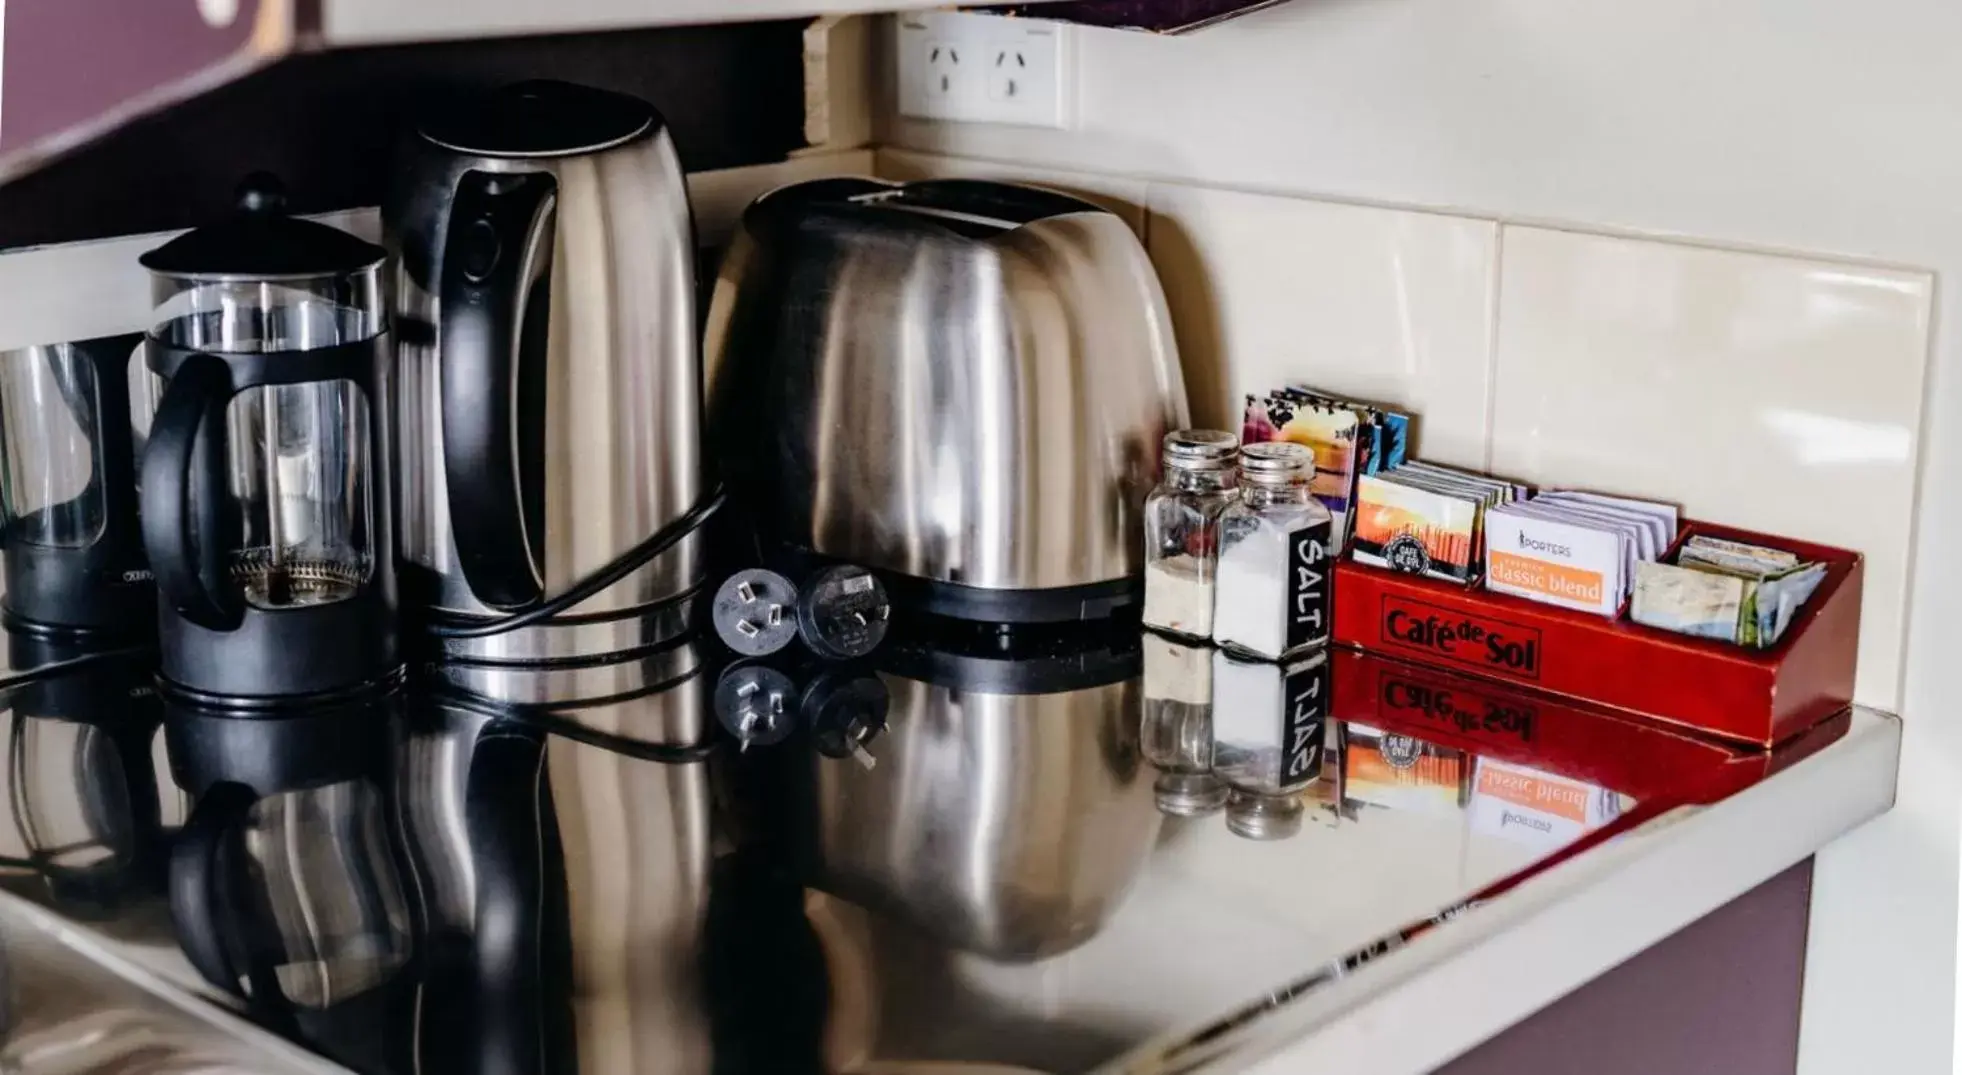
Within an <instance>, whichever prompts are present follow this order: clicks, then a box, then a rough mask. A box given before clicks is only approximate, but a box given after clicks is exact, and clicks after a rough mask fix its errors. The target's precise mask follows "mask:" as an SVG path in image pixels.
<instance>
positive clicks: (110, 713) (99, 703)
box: [0, 634, 165, 919]
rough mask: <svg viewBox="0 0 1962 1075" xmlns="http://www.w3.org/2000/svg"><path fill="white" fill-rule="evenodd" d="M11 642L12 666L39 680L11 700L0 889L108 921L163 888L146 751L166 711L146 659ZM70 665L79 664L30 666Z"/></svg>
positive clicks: (153, 782) (153, 776)
mask: <svg viewBox="0 0 1962 1075" xmlns="http://www.w3.org/2000/svg"><path fill="white" fill-rule="evenodd" d="M7 642H8V646H7V649H8V657H9V664H10V665H11V666H12V667H13V668H14V669H15V670H16V671H17V672H26V673H27V674H29V675H30V676H32V677H33V678H29V679H26V680H24V681H22V682H17V683H15V684H14V685H12V686H11V687H9V688H8V689H7V690H6V693H5V695H4V708H5V711H6V713H7V717H6V722H5V724H4V725H3V726H4V728H5V730H6V740H5V742H6V752H7V756H6V764H5V766H4V770H0V781H4V783H5V786H6V797H7V804H8V810H9V813H10V815H11V824H6V823H0V885H5V886H6V887H8V888H10V889H13V890H15V891H17V892H20V894H22V895H25V896H27V897H28V898H29V899H33V900H37V901H39V902H43V903H48V904H51V905H53V906H55V907H57V908H59V909H60V910H61V911H62V913H64V914H67V915H70V916H73V917H79V918H94V919H103V918H109V917H111V916H114V915H116V914H118V913H119V912H120V911H121V910H122V909H123V908H125V907H126V906H127V905H128V904H129V903H130V902H131V901H133V900H140V899H142V898H144V897H147V896H150V895H154V894H157V893H160V892H161V890H162V887H163V869H162V867H163V862H164V859H165V848H164V843H165V835H164V831H163V822H162V816H161V815H162V803H161V801H160V799H159V796H158V794H157V771H156V766H155V762H154V761H153V759H152V756H151V755H152V744H153V742H154V740H155V738H156V732H157V728H158V725H159V719H160V713H161V707H160V706H159V703H158V701H157V697H156V692H155V691H154V690H153V689H152V688H151V686H150V669H149V666H148V664H147V662H145V661H142V660H140V659H133V658H131V657H129V656H119V655H114V654H109V655H103V656H101V657H100V658H90V656H89V654H88V653H87V652H86V651H81V650H77V649H76V648H75V647H73V646H66V645H62V644H60V643H55V642H50V641H46V640H42V639H38V638H33V637H29V636H24V635H18V634H10V635H9V636H8V639H7ZM67 661H80V662H81V663H79V664H76V665H75V666H74V667H73V668H72V669H69V670H65V671H61V672H57V673H54V674H49V675H34V674H33V672H32V670H33V669H35V668H39V667H47V666H50V665H52V664H53V663H54V662H67ZM13 878H20V879H23V880H25V881H26V884H25V886H24V887H23V886H21V885H17V884H14V883H12V881H11V880H10V879H13Z"/></svg>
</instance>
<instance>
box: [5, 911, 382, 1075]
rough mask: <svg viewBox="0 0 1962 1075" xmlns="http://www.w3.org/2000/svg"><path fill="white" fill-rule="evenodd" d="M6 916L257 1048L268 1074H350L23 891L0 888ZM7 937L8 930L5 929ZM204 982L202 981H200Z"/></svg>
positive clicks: (14, 925)
mask: <svg viewBox="0 0 1962 1075" xmlns="http://www.w3.org/2000/svg"><path fill="white" fill-rule="evenodd" d="M0 919H4V921H5V929H7V930H21V929H27V930H33V931H34V932H36V933H38V934H40V935H41V936H42V937H43V938H45V939H46V940H48V941H49V942H51V943H53V944H55V945H57V946H59V947H61V948H65V949H68V950H69V951H71V952H73V953H74V954H75V956H76V959H77V962H78V963H79V964H81V965H84V966H87V967H89V968H90V969H93V970H96V971H100V972H102V973H103V974H105V975H108V976H110V977H113V978H115V979H117V980H119V981H121V982H122V983H124V984H125V985H128V986H130V987H133V988H135V989H137V990H139V991H141V992H142V993H144V994H146V995H148V996H150V997H151V998H153V999H155V1000H157V1001H159V1002H160V1003H161V1004H163V1005H164V1006H167V1007H170V1008H174V1009H176V1010H177V1011H179V1012H182V1013H183V1014H184V1016H185V1018H186V1020H187V1021H190V1022H194V1023H203V1024H205V1025H207V1026H209V1027H211V1028H212V1029H213V1030H214V1031H216V1032H217V1033H218V1034H219V1035H221V1036H222V1037H223V1038H224V1039H225V1040H226V1041H227V1042H228V1043H230V1044H234V1045H239V1046H243V1047H245V1048H248V1049H254V1050H256V1051H257V1052H258V1053H259V1056H258V1057H257V1059H260V1060H263V1061H264V1062H265V1063H267V1064H269V1065H273V1066H270V1067H267V1068H264V1069H261V1070H262V1071H263V1072H265V1073H266V1075H275V1073H277V1075H346V1073H347V1069H346V1068H343V1067H341V1066H339V1065H338V1064H335V1063H333V1062H332V1061H330V1060H327V1059H325V1058H323V1057H320V1056H316V1055H315V1054H313V1053H312V1052H309V1051H308V1050H306V1049H304V1048H301V1047H300V1046H298V1045H295V1044H293V1043H292V1042H289V1041H287V1040H286V1039H285V1038H282V1037H280V1036H279V1035H277V1034H274V1033H273V1032H272V1031H270V1030H266V1029H265V1028H263V1027H261V1026H259V1025H258V1024H256V1023H253V1022H251V1021H250V1020H248V1019H246V1018H245V1017H244V1016H242V1015H239V1014H237V1013H236V1012H234V1011H233V1010H232V1009H231V1007H230V1006H229V1005H228V1004H227V1003H226V1002H225V1001H224V1000H222V999H220V998H219V997H218V996H217V995H216V994H215V993H209V992H208V990H207V989H205V988H188V987H187V986H186V985H185V983H183V982H181V981H179V980H177V979H176V978H175V977H173V976H171V975H169V974H165V973H161V972H159V971H157V970H156V969H155V968H153V967H150V966H148V965H146V964H145V963H144V962H142V961H141V960H140V959H136V958H131V956H130V955H129V954H128V952H129V946H127V945H125V944H124V943H123V942H120V941H116V940H112V939H110V938H107V937H104V936H102V935H101V934H99V933H96V932H95V931H94V930H92V929H90V928H88V926H87V925H84V924H78V923H75V922H71V921H69V920H68V919H66V918H63V917H61V916H60V915H59V914H56V913H55V912H53V911H51V910H49V909H47V908H46V907H43V906H41V905H40V904H37V903H34V902H32V901H31V900H27V899H25V898H23V897H21V896H17V895H15V894H14V893H11V892H0ZM0 936H4V932H0ZM13 973H15V974H16V975H17V976H18V977H19V978H20V980H21V981H22V982H24V983H27V984H28V985H30V986H31V985H32V983H33V982H34V980H35V977H34V968H33V967H32V965H26V966H21V967H18V968H15V969H14V971H13ZM200 985H201V983H200Z"/></svg>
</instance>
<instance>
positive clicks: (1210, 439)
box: [1165, 429, 1240, 470]
mask: <svg viewBox="0 0 1962 1075" xmlns="http://www.w3.org/2000/svg"><path fill="white" fill-rule="evenodd" d="M1239 455H1240V438H1238V437H1236V436H1234V435H1233V434H1231V433H1228V432H1227V431H1225V430H1223V429H1181V430H1177V431H1176V432H1172V433H1167V434H1165V462H1166V463H1168V464H1170V465H1171V466H1175V467H1178V468H1179V469H1181V470H1225V469H1226V468H1228V467H1230V466H1232V465H1233V461H1234V460H1235V459H1237V458H1238V457H1239Z"/></svg>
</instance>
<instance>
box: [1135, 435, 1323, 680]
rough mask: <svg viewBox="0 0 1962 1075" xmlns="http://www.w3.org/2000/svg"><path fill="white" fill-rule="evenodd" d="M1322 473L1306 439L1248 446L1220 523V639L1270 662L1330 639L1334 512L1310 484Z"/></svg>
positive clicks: (1216, 633)
mask: <svg viewBox="0 0 1962 1075" xmlns="http://www.w3.org/2000/svg"><path fill="white" fill-rule="evenodd" d="M1314 475H1315V456H1314V453H1313V452H1311V451H1309V450H1308V449H1307V448H1305V447H1303V446H1302V445H1299V444H1285V443H1283V444H1249V445H1247V447H1246V448H1245V449H1244V450H1242V451H1241V453H1240V477H1241V479H1242V481H1241V486H1240V496H1239V499H1238V500H1236V501H1235V502H1234V503H1232V504H1229V505H1228V506H1227V508H1226V510H1225V511H1224V512H1222V513H1221V515H1220V521H1219V581H1218V593H1217V595H1216V596H1215V599H1214V608H1215V610H1216V611H1215V614H1214V617H1213V641H1215V642H1217V643H1219V644H1220V645H1222V646H1227V647H1231V648H1232V649H1235V650H1238V651H1240V652H1243V653H1249V654H1253V655H1255V656H1258V657H1265V658H1268V659H1270V660H1278V659H1280V658H1282V657H1285V656H1288V655H1289V654H1292V653H1296V652H1299V651H1300V650H1303V649H1306V648H1308V647H1310V646H1318V645H1321V644H1323V643H1325V642H1327V641H1328V629H1329V623H1328V617H1329V613H1328V601H1329V566H1330V565H1329V562H1328V560H1329V535H1330V532H1331V531H1332V529H1333V525H1334V517H1333V516H1332V515H1330V514H1329V510H1328V508H1326V507H1324V506H1322V502H1321V501H1319V500H1317V499H1315V496H1314V494H1313V492H1311V491H1310V489H1309V485H1308V483H1309V481H1310V480H1311V479H1312V478H1313V477H1314ZM1147 600H1149V598H1147Z"/></svg>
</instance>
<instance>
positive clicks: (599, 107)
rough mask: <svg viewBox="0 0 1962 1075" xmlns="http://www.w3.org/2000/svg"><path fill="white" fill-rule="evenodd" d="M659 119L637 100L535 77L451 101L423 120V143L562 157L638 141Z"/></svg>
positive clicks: (472, 150)
mask: <svg viewBox="0 0 1962 1075" xmlns="http://www.w3.org/2000/svg"><path fill="white" fill-rule="evenodd" d="M660 122H661V115H660V113H659V112H656V111H655V110H654V106H653V105H651V104H648V103H647V102H646V101H643V100H641V99H640V98H638V97H630V96H628V95H627V94H624V93H614V92H612V91H610V90H601V89H594V88H593V87H591V86H580V85H576V84H574V83H571V82H557V81H553V80H550V79H535V80H532V81H529V82H518V83H514V84H512V85H509V86H504V87H502V88H500V89H496V90H492V91H491V92H489V93H482V94H476V95H473V96H470V97H468V98H465V99H462V100H459V101H455V102H453V103H452V104H451V105H450V106H449V107H448V108H445V109H444V110H442V111H440V112H437V113H435V114H434V115H431V116H428V117H426V118H425V119H424V120H423V121H422V123H421V125H420V127H419V128H418V129H419V131H420V133H421V134H422V136H423V137H424V138H425V139H428V140H429V141H431V142H434V143H436V144H437V145H439V146H442V147H443V148H445V149H450V150H455V151H456V152H458V153H470V154H474V155H477V156H484V157H565V156H571V155H574V154H579V153H595V152H598V151H600V150H603V149H608V148H610V147H612V146H616V145H619V144H621V143H623V142H628V141H631V140H633V139H635V138H638V137H639V136H640V135H641V134H642V133H644V132H645V131H647V130H648V129H649V128H651V127H655V126H658V125H659V124H660Z"/></svg>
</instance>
